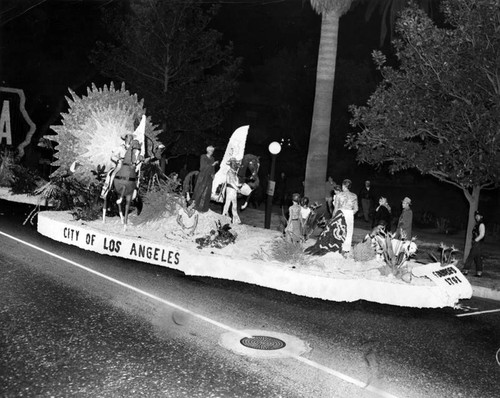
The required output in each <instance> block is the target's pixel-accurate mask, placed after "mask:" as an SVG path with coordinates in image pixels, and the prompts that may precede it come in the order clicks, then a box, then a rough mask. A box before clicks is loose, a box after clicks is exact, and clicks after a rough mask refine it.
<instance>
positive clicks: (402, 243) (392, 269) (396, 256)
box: [373, 232, 417, 283]
mask: <svg viewBox="0 0 500 398" xmlns="http://www.w3.org/2000/svg"><path fill="white" fill-rule="evenodd" d="M373 239H374V240H375V243H376V246H377V249H376V250H377V252H378V253H379V255H380V256H381V257H382V258H383V259H384V261H385V266H384V267H382V268H381V269H380V272H381V273H382V274H383V275H389V274H392V275H394V276H395V277H397V278H400V279H401V280H403V281H405V282H408V283H410V282H411V272H410V271H409V270H408V260H409V259H410V257H411V256H413V255H414V254H415V253H416V252H417V244H416V243H415V239H416V237H414V238H412V239H411V240H399V239H396V238H395V237H394V234H391V233H390V232H387V233H385V232H379V233H378V234H376V235H375V236H374V237H373Z"/></svg>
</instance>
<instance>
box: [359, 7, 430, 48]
mask: <svg viewBox="0 0 500 398" xmlns="http://www.w3.org/2000/svg"><path fill="white" fill-rule="evenodd" d="M362 1H363V2H366V3H367V7H366V12H365V20H366V21H368V20H369V19H371V18H372V16H373V14H374V13H375V11H378V13H379V14H380V15H381V17H382V18H381V24H380V46H382V45H383V44H384V42H385V39H386V37H389V38H390V39H391V40H392V33H393V30H394V25H395V22H396V18H397V16H398V15H399V13H400V12H401V11H402V10H403V9H404V8H406V7H407V6H408V5H409V4H410V3H415V4H418V5H419V7H420V8H421V9H422V10H424V11H425V12H426V13H427V14H428V15H429V16H430V17H431V18H432V16H433V14H434V12H435V11H436V9H437V7H438V5H439V0H437V1H436V0H362Z"/></svg>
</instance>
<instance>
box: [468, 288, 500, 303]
mask: <svg viewBox="0 0 500 398" xmlns="http://www.w3.org/2000/svg"><path fill="white" fill-rule="evenodd" d="M472 297H477V298H483V299H488V300H493V301H500V290H495V289H489V288H487V287H483V286H474V285H472Z"/></svg>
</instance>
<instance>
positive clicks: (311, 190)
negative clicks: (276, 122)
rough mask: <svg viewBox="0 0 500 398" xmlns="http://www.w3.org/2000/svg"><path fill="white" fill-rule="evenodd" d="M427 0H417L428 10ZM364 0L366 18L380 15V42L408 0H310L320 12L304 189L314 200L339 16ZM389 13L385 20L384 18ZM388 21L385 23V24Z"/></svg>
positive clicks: (319, 194) (325, 148)
mask: <svg viewBox="0 0 500 398" xmlns="http://www.w3.org/2000/svg"><path fill="white" fill-rule="evenodd" d="M429 1H430V0H420V1H418V3H419V4H421V6H422V7H423V8H424V9H426V10H429V8H430V6H429V4H428V3H429ZM363 2H367V3H368V6H367V11H366V19H369V18H371V16H372V15H373V11H374V10H376V9H378V10H380V12H381V14H382V15H383V21H382V24H381V28H380V29H381V42H383V39H384V38H385V35H386V33H387V30H388V29H389V30H391V29H392V23H391V22H392V21H393V18H394V15H395V13H396V11H397V10H399V9H400V8H401V6H402V5H403V4H406V3H408V0H390V1H389V0H311V5H312V7H313V9H314V10H315V11H316V12H318V13H320V14H321V15H322V20H321V38H320V45H319V54H318V66H317V73H316V94H315V98H314V110H313V118H312V125H311V134H310V136H309V148H308V152H307V162H306V177H305V192H306V194H307V195H308V196H309V197H310V198H312V199H313V200H314V201H319V202H320V203H321V202H322V201H323V200H324V185H325V184H324V183H325V181H326V177H327V175H326V173H327V169H328V152H329V143H330V133H331V117H332V101H333V87H334V80H335V71H336V58H337V43H338V28H339V19H340V17H341V16H342V15H344V14H345V13H346V12H348V11H349V9H350V8H351V5H353V4H355V3H356V4H359V3H363ZM387 13H389V18H388V21H386V18H385V17H386V16H387ZM386 22H388V25H389V26H387V24H386Z"/></svg>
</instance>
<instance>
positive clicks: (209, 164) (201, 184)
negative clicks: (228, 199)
mask: <svg viewBox="0 0 500 398" xmlns="http://www.w3.org/2000/svg"><path fill="white" fill-rule="evenodd" d="M214 150H215V148H214V147H213V146H211V145H210V146H208V147H207V153H206V154H205V155H201V156H200V172H199V174H198V178H197V179H196V185H195V187H194V193H193V200H194V201H195V203H196V205H195V209H196V210H197V211H199V212H201V213H205V212H207V211H208V207H209V205H210V197H211V194H212V183H213V180H214V175H215V166H217V165H218V164H219V161H216V160H214V158H213V154H214Z"/></svg>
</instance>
